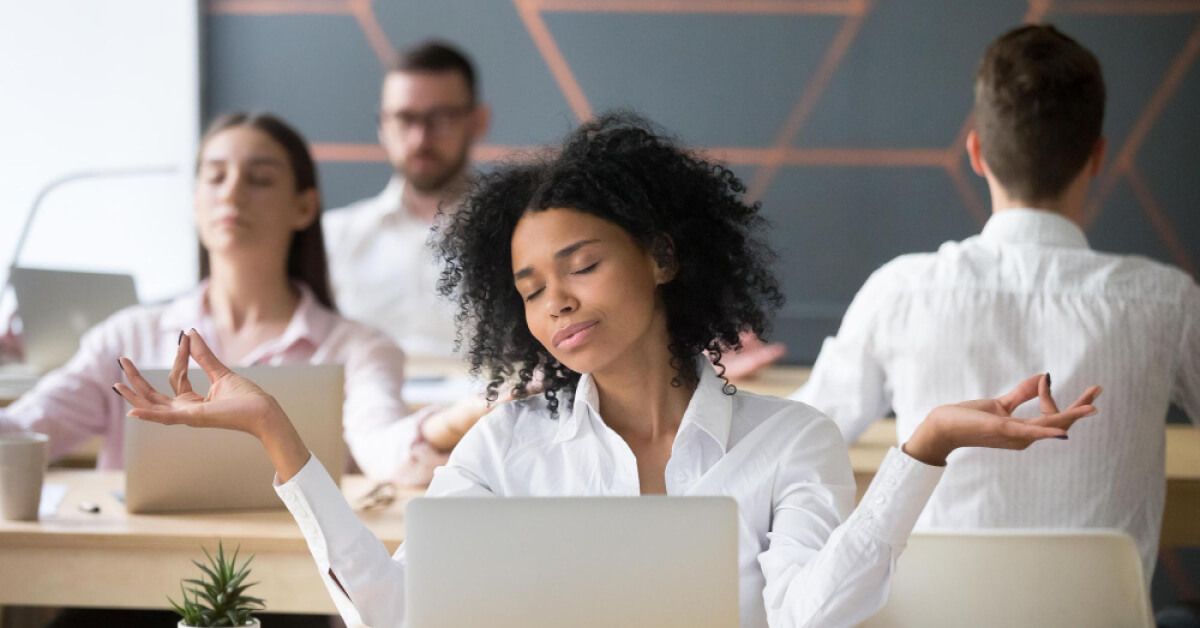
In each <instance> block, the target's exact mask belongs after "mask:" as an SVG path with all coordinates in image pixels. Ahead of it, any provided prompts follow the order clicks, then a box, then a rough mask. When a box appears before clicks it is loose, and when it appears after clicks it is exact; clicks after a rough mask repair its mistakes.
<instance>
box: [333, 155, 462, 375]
mask: <svg viewBox="0 0 1200 628" xmlns="http://www.w3.org/2000/svg"><path fill="white" fill-rule="evenodd" d="M403 195H404V181H403V180H402V179H399V178H394V179H392V180H391V181H390V182H389V183H388V185H387V187H386V188H384V190H383V192H381V193H380V194H379V195H378V196H375V197H373V198H368V199H365V200H362V201H358V202H357V203H353V204H351V205H347V206H346V207H343V208H340V209H335V210H331V211H327V212H324V213H323V214H322V218H321V227H322V229H324V232H325V249H326V251H327V253H328V257H329V268H330V277H331V279H332V281H333V289H334V292H335V293H336V294H337V303H338V307H339V309H341V311H342V313H343V314H345V315H346V316H348V317H350V318H353V319H356V320H360V321H363V322H365V323H367V324H369V325H371V326H372V327H377V328H379V329H382V330H383V331H385V332H387V333H388V334H389V335H390V336H391V337H392V339H394V340H395V341H396V342H397V343H399V344H400V346H401V347H402V348H403V349H404V351H405V353H407V354H409V355H412V356H437V357H452V356H454V355H455V354H454V334H455V327H454V314H455V312H454V305H453V303H451V302H450V301H449V300H446V299H442V298H441V297H440V296H438V291H437V282H438V278H439V277H440V274H441V266H440V265H439V263H438V261H437V258H436V256H435V255H434V252H433V249H432V248H430V247H429V246H428V243H429V238H430V235H431V233H432V232H431V227H432V225H430V224H429V223H427V222H424V221H422V220H419V219H417V218H414V217H413V216H412V215H410V214H409V213H408V212H407V211H406V210H405V209H404V203H403Z"/></svg>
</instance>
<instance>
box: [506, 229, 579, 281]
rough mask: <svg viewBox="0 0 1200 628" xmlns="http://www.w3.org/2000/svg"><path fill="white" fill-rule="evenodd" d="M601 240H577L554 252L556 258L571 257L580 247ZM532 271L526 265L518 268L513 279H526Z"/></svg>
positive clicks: (531, 268)
mask: <svg viewBox="0 0 1200 628" xmlns="http://www.w3.org/2000/svg"><path fill="white" fill-rule="evenodd" d="M599 241H600V240H598V239H596V238H592V239H590V240H580V241H578V242H575V243H574V244H568V245H567V246H564V247H563V248H561V249H559V250H558V251H557V252H556V253H554V259H562V258H564V257H570V256H571V254H572V253H574V252H575V251H578V250H579V249H581V248H583V247H585V246H587V245H589V244H595V243H597V242H599ZM532 273H533V267H531V266H526V267H525V268H522V269H521V270H518V271H517V272H515V273H513V280H514V281H517V280H521V279H524V278H526V277H528V276H529V275H531V274H532Z"/></svg>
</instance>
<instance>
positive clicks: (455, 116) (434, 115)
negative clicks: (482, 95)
mask: <svg viewBox="0 0 1200 628" xmlns="http://www.w3.org/2000/svg"><path fill="white" fill-rule="evenodd" d="M474 109H475V107H473V106H471V105H459V106H457V107H453V106H449V105H446V106H440V107H433V108H431V109H429V110H428V111H423V112H422V111H408V110H400V111H394V112H385V113H382V114H380V123H381V124H393V125H395V127H396V128H397V130H399V131H400V132H401V133H408V132H410V131H412V130H413V129H415V128H417V127H422V128H424V129H425V132H426V133H429V134H431V135H437V134H439V133H445V132H446V131H448V130H449V129H451V128H453V127H454V125H456V124H458V123H459V122H461V121H462V119H463V118H464V117H466V116H467V114H469V113H471V111H472V110H474Z"/></svg>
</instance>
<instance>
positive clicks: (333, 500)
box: [274, 454, 362, 569]
mask: <svg viewBox="0 0 1200 628" xmlns="http://www.w3.org/2000/svg"><path fill="white" fill-rule="evenodd" d="M274 484H275V493H276V494H277V495H279V499H281V500H283V504H284V505H285V506H287V509H288V511H290V512H291V513H292V517H293V518H294V519H295V520H296V525H298V526H299V527H300V532H301V533H302V534H304V538H305V540H306V541H308V545H309V549H310V550H311V551H312V554H313V558H315V559H316V561H317V564H318V565H320V566H321V567H322V569H325V568H328V567H329V565H330V552H329V547H328V543H329V541H330V540H336V539H337V538H338V535H337V533H338V532H339V531H342V530H354V529H356V528H357V527H359V526H361V525H362V524H361V523H360V522H359V521H358V518H357V517H356V516H355V514H354V511H353V510H352V509H351V508H350V505H349V504H347V503H346V498H345V496H343V495H342V491H341V489H339V488H338V485H337V483H336V482H334V481H333V478H332V477H330V476H329V472H327V471H326V470H325V467H324V466H322V465H321V462H320V461H319V460H317V457H316V456H315V455H311V454H310V455H309V458H308V462H307V463H305V464H304V466H303V467H301V468H300V471H298V472H297V473H296V475H294V476H292V478H291V479H289V480H288V481H287V482H283V483H282V484H281V483H280V482H279V476H278V475H277V476H275V482H274Z"/></svg>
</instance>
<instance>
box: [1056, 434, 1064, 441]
mask: <svg viewBox="0 0 1200 628" xmlns="http://www.w3.org/2000/svg"><path fill="white" fill-rule="evenodd" d="M1054 438H1057V439H1058V440H1067V435H1066V434H1063V435H1062V436H1055V437H1054Z"/></svg>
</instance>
